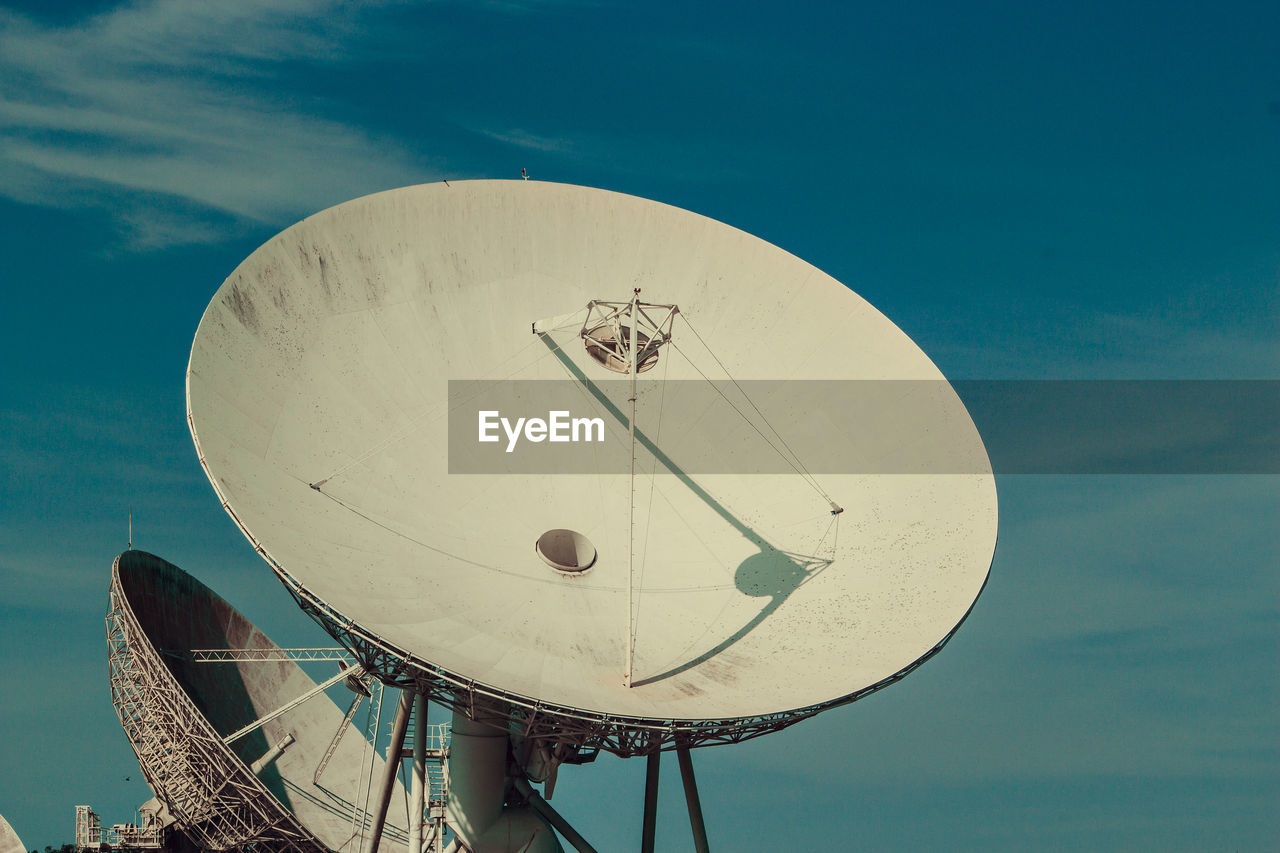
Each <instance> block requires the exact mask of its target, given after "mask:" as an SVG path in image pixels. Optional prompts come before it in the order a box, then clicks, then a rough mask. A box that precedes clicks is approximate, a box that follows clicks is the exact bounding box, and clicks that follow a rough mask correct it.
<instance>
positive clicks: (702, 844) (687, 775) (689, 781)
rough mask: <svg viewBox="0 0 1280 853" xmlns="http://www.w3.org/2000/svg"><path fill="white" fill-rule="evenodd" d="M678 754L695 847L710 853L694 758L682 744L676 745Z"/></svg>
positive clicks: (700, 851)
mask: <svg viewBox="0 0 1280 853" xmlns="http://www.w3.org/2000/svg"><path fill="white" fill-rule="evenodd" d="M676 756H677V757H678V758H679V759H680V778H681V779H683V780H684V798H685V801H686V802H687V803H688V804H689V825H690V826H691V827H692V828H693V847H694V849H695V850H697V851H698V853H710V848H709V847H708V846H707V827H706V826H705V825H704V824H703V823H702V803H701V801H699V800H698V783H697V781H696V780H695V779H694V778H693V760H692V759H690V758H689V747H687V746H685V745H684V744H681V745H680V746H677V747H676Z"/></svg>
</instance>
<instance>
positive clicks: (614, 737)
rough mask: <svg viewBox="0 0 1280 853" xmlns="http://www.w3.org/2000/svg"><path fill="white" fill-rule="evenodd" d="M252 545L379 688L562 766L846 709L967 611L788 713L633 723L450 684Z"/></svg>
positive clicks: (906, 670) (451, 678)
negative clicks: (883, 671) (843, 689)
mask: <svg viewBox="0 0 1280 853" xmlns="http://www.w3.org/2000/svg"><path fill="white" fill-rule="evenodd" d="M223 507H224V508H225V509H226V510H227V512H228V513H230V514H231V515H232V518H235V513H234V512H232V511H231V509H230V507H228V506H227V505H226V504H225V503H224V504H223ZM237 523H238V520H237ZM241 529H243V525H241ZM250 541H253V540H252V539H251V540H250ZM253 544H254V547H255V548H256V550H257V551H258V554H259V555H260V556H261V557H262V558H263V559H264V560H266V561H267V563H268V564H269V565H270V566H271V568H272V570H273V571H274V572H275V573H276V575H277V577H279V578H280V580H281V581H282V582H283V583H284V585H285V588H286V589H288V590H289V593H290V595H292V596H293V599H294V600H295V601H296V602H297V603H298V606H299V607H301V608H302V610H303V612H305V613H306V614H307V615H308V616H310V617H311V618H312V619H314V620H315V621H316V622H317V623H319V625H320V626H321V627H323V628H324V629H325V631H327V632H328V633H329V635H330V636H332V637H333V638H334V639H335V640H337V641H338V643H339V644H340V645H342V646H343V647H344V648H346V649H347V650H348V651H350V652H351V655H352V656H353V657H354V658H355V659H356V660H357V661H359V662H360V664H362V665H363V666H364V668H365V669H366V671H367V672H369V673H370V674H371V675H373V676H375V677H377V678H378V679H379V680H381V681H382V682H383V683H384V684H387V685H390V686H395V687H401V688H409V689H413V690H416V691H418V692H419V693H422V694H424V695H425V696H426V697H427V698H428V699H430V700H431V701H434V702H438V703H440V704H441V705H444V706H446V707H448V708H450V709H452V710H457V711H461V712H462V713H464V714H466V715H467V716H468V717H470V718H472V719H475V717H476V706H477V704H480V705H483V707H484V710H485V714H486V715H490V716H491V715H493V714H494V713H495V712H496V713H499V714H501V715H503V716H505V717H506V720H507V723H508V724H509V730H510V732H511V733H512V734H518V735H520V736H522V737H524V738H525V739H527V740H531V741H537V742H542V743H543V744H545V745H546V746H547V748H548V749H549V750H550V751H551V752H552V754H554V755H556V757H557V758H560V759H562V760H564V761H566V762H568V763H579V762H581V761H583V760H591V758H593V757H594V753H595V752H596V751H598V750H604V751H605V752H610V753H613V754H614V755H617V756H619V757H621V758H630V757H633V756H638V755H648V754H650V753H653V752H659V751H669V750H674V749H678V748H681V747H683V748H690V749H691V748H694V747H700V746H714V745H716V744H725V743H740V742H741V741H744V740H750V739H751V738H754V737H759V736H760V735H766V734H769V733H770V732H776V731H779V730H781V729H784V728H786V727H787V726H791V725H794V724H795V723H798V722H800V721H801V720H806V719H808V718H809V717H812V716H814V715H815V714H819V713H821V712H822V711H825V710H828V709H829V708H835V707H838V706H840V705H847V704H849V703H850V702H855V701H857V700H858V699H861V698H863V697H865V696H868V695H870V694H872V693H874V692H876V691H877V690H881V689H883V688H885V687H888V686H889V685H890V684H896V683H897V682H899V681H901V680H902V679H903V678H905V677H906V676H907V675H909V674H910V673H912V672H914V671H915V669H916V668H917V667H919V666H920V665H921V664H923V663H924V662H925V661H927V660H929V659H930V658H932V657H933V656H934V655H936V654H937V653H938V652H940V651H942V648H943V646H945V645H946V644H947V643H948V642H949V641H950V640H951V638H952V637H953V636H955V633H956V631H958V630H960V626H961V625H963V624H964V622H965V620H966V619H968V617H969V612H972V606H971V607H970V611H969V612H966V613H965V615H964V617H963V618H961V619H960V621H959V622H958V623H957V624H956V625H955V627H954V628H952V629H951V631H950V632H949V633H948V634H947V635H946V636H945V637H943V638H942V639H941V640H940V641H939V642H938V644H937V645H935V646H934V647H933V648H932V649H930V650H929V651H928V652H926V653H925V654H924V655H922V656H921V657H920V658H918V659H916V660H915V661H913V662H912V663H910V664H908V665H907V666H905V667H903V668H902V669H901V670H899V671H898V672H895V673H894V674H893V675H890V676H889V677H888V678H885V679H884V680H882V681H879V682H877V683H875V684H872V685H869V686H867V687H865V688H863V689H862V690H859V691H857V692H855V693H851V694H849V695H847V696H842V697H839V698H836V699H832V700H830V701H828V702H823V703H820V704H817V705H810V706H808V707H806V708H797V709H795V710H793V711H782V712H779V713H776V714H764V715H761V716H756V717H747V718H738V719H724V720H719V719H716V720H653V719H639V718H634V717H622V716H615V715H609V714H593V713H591V712H589V711H583V710H579V709H575V708H568V707H562V706H558V705H554V704H551V703H546V702H542V701H539V700H536V699H529V698H527V697H524V696H519V695H517V694H513V693H508V692H504V691H499V690H494V689H493V688H490V687H487V686H485V685H482V684H478V683H476V682H475V681H471V680H465V679H461V678H458V677H457V676H455V675H452V674H451V673H449V672H447V671H445V670H443V669H440V668H439V667H436V666H434V665H432V664H430V663H427V662H425V661H422V660H419V659H417V658H415V657H413V656H411V655H410V654H408V653H407V652H405V651H402V650H400V649H397V648H396V647H394V646H392V645H390V644H389V643H386V642H385V641H383V640H382V639H381V638H379V637H377V636H375V635H373V634H371V633H369V632H366V631H365V630H364V629H362V628H361V627H360V626H359V625H357V624H356V623H354V622H351V621H350V620H347V619H346V618H344V617H343V616H341V615H340V614H338V613H337V612H336V611H334V610H333V609H332V608H331V607H329V606H328V605H327V604H325V602H324V601H322V600H321V599H319V598H318V597H316V596H314V595H312V594H311V593H310V592H309V591H308V590H307V589H306V588H305V587H303V586H302V585H301V584H299V583H298V582H297V581H296V580H294V578H293V577H292V576H290V575H289V574H288V573H287V572H285V571H284V570H283V569H281V568H280V567H279V566H278V565H277V564H276V563H275V561H274V560H272V559H271V556H270V555H269V554H267V552H266V550H265V549H264V548H262V546H261V545H259V544H258V543H257V542H256V541H253ZM979 597H980V596H979ZM975 603H976V599H975Z"/></svg>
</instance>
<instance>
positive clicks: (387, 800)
mask: <svg viewBox="0 0 1280 853" xmlns="http://www.w3.org/2000/svg"><path fill="white" fill-rule="evenodd" d="M414 695H415V691H414V690H413V689H412V688H405V689H403V690H401V691H400V704H399V705H397V706H396V721H395V725H394V727H393V728H392V730H391V742H390V743H388V744H387V763H386V765H385V766H384V769H383V771H382V782H381V787H380V788H379V790H378V799H377V801H376V804H375V808H376V811H375V812H374V815H373V830H372V832H370V833H369V844H368V846H366V847H365V853H375V851H377V849H378V843H379V842H380V841H382V830H383V827H385V826H386V825H387V807H388V806H389V805H391V789H392V786H393V785H394V784H395V781H396V772H397V771H398V770H399V769H400V758H401V752H402V751H403V750H404V735H405V732H406V731H407V730H408V728H409V713H410V712H411V711H412V710H413V697H414Z"/></svg>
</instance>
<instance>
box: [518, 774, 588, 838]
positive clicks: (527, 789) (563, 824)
mask: <svg viewBox="0 0 1280 853" xmlns="http://www.w3.org/2000/svg"><path fill="white" fill-rule="evenodd" d="M511 781H512V782H513V783H514V784H515V788H516V790H517V791H519V792H520V793H521V794H522V795H524V798H525V799H526V800H527V801H528V802H529V807H530V808H531V809H533V810H534V811H535V812H537V813H538V814H540V815H542V817H544V818H545V819H546V821H547V823H549V824H551V825H552V826H553V827H555V828H556V831H557V832H559V833H560V834H561V835H563V836H564V840H565V841H568V842H569V843H570V844H571V845H573V849H574V850H577V851H578V853H596V848H594V847H592V846H591V845H590V844H588V843H587V839H585V838H583V837H582V836H581V835H580V834H579V833H578V830H576V829H574V828H573V827H572V826H570V824H569V821H567V820H565V819H564V817H563V816H562V815H561V814H560V812H558V811H556V810H555V809H554V808H552V807H551V804H550V803H548V802H547V801H546V800H544V799H543V798H542V795H541V794H539V793H538V792H537V791H535V790H534V789H533V786H531V785H530V784H529V781H528V780H527V779H524V778H520V777H517V778H515V779H512V780H511Z"/></svg>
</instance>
